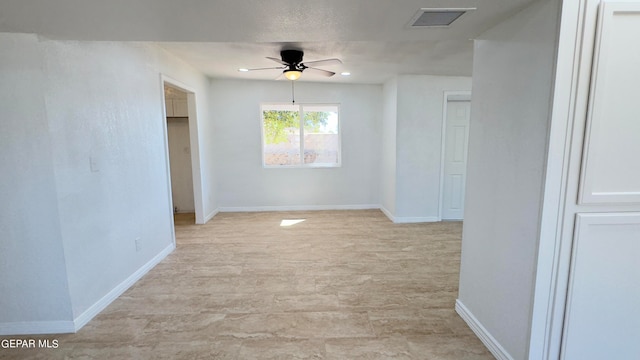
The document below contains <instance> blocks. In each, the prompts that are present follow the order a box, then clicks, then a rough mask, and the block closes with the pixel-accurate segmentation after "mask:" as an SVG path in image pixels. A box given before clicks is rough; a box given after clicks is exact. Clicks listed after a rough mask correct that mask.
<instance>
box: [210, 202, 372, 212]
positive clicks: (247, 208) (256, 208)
mask: <svg viewBox="0 0 640 360" xmlns="http://www.w3.org/2000/svg"><path fill="white" fill-rule="evenodd" d="M370 209H380V205H373V204H362V205H296V206H238V207H221V208H219V209H218V210H219V211H220V212H257V211H317V210H370Z"/></svg>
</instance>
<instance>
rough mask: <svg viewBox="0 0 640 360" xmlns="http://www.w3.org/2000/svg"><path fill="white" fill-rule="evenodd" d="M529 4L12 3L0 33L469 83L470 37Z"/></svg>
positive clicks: (221, 64)
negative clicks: (154, 45)
mask: <svg viewBox="0 0 640 360" xmlns="http://www.w3.org/2000/svg"><path fill="white" fill-rule="evenodd" d="M533 1H534V0H402V1H399V0H396V1H393V0H313V1H312V0H209V1H202V0H180V1H178V0H109V1H105V0H20V1H9V2H8V1H3V2H2V3H0V32H24V33H37V34H41V35H44V36H46V37H50V38H54V39H65V40H113V41H151V42H158V43H159V45H160V46H162V47H163V48H165V49H166V50H167V51H169V52H172V53H174V54H175V55H177V56H179V57H181V58H183V59H184V60H185V61H186V62H188V63H190V64H192V65H193V66H194V67H196V68H198V69H200V70H201V71H203V72H204V73H206V74H208V75H210V76H212V77H221V78H243V79H275V78H276V77H277V76H278V75H279V71H278V70H265V71H256V72H249V73H240V72H238V71H237V69H238V68H258V67H272V66H278V64H276V63H274V62H272V61H270V60H267V59H265V56H271V57H279V52H280V50H281V49H283V48H297V49H301V50H304V52H305V57H304V59H305V60H307V61H312V60H320V59H325V58H339V59H341V60H342V61H343V64H342V65H338V66H327V67H322V68H325V69H327V70H331V71H334V72H338V73H340V72H342V71H349V72H351V73H352V75H351V76H349V77H343V76H340V75H336V76H334V77H332V78H324V77H318V76H317V75H313V74H311V73H304V74H303V77H302V79H301V80H306V81H329V82H353V83H382V82H384V81H385V80H386V79H388V78H390V77H392V76H394V75H397V74H429V75H465V76H468V75H471V66H472V53H473V43H472V41H471V39H473V38H475V37H476V36H478V35H479V34H481V33H482V32H484V31H485V30H487V29H489V28H490V27H491V26H493V25H494V24H496V23H497V22H499V21H500V20H502V19H504V18H506V17H508V16H510V15H512V14H514V13H515V12H517V11H519V10H520V9H522V8H523V7H525V6H526V5H528V4H529V3H531V2H533ZM420 8H476V10H475V11H471V12H468V13H467V14H465V15H463V16H462V17H461V18H459V19H458V20H457V21H455V22H454V23H453V24H452V25H451V26H450V27H448V28H430V29H424V28H422V29H416V28H409V27H408V24H409V22H410V20H411V19H412V17H413V16H414V15H415V14H416V12H417V11H418V10H419V9H420Z"/></svg>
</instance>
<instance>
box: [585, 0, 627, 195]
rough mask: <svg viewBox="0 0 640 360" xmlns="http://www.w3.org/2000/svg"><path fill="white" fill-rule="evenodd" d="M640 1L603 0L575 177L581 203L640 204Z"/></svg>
mask: <svg viewBox="0 0 640 360" xmlns="http://www.w3.org/2000/svg"><path fill="white" fill-rule="evenodd" d="M638 34H640V4H638V3H606V2H605V3H603V5H602V8H601V12H600V18H599V23H598V33H597V42H596V48H595V56H594V63H593V72H592V87H591V95H590V108H589V115H588V118H587V131H586V136H585V143H584V158H583V168H582V173H581V181H580V185H581V186H580V203H582V204H603V203H607V204H616V203H620V204H628V203H639V204H640V102H638V84H640V66H638V64H640V41H638Z"/></svg>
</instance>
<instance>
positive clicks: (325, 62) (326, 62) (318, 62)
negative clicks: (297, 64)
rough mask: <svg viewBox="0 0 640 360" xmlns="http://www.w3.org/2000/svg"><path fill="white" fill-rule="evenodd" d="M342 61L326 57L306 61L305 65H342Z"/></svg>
mask: <svg viewBox="0 0 640 360" xmlns="http://www.w3.org/2000/svg"><path fill="white" fill-rule="evenodd" d="M340 64H342V61H340V59H324V60H316V61H305V62H304V65H306V66H309V65H313V66H327V65H340Z"/></svg>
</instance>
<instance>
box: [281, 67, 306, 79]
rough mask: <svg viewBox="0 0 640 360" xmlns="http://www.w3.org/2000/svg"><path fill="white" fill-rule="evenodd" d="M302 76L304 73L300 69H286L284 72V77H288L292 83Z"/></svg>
mask: <svg viewBox="0 0 640 360" xmlns="http://www.w3.org/2000/svg"><path fill="white" fill-rule="evenodd" d="M301 75H302V71H300V70H298V69H286V70H285V71H284V77H286V78H287V79H288V80H291V81H295V80H298V79H300V76H301Z"/></svg>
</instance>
